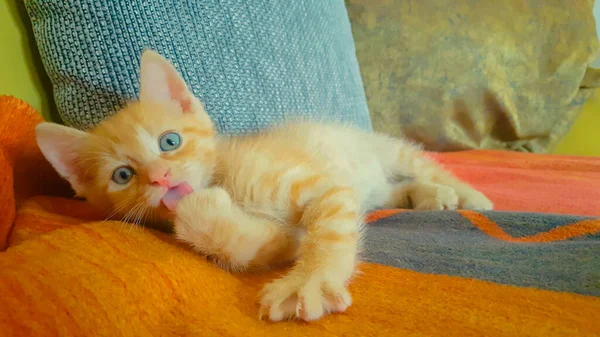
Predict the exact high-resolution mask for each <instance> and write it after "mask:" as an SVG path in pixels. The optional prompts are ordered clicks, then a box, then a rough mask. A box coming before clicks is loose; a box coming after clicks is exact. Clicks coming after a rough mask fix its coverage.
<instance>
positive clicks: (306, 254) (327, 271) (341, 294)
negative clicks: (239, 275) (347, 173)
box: [261, 183, 362, 321]
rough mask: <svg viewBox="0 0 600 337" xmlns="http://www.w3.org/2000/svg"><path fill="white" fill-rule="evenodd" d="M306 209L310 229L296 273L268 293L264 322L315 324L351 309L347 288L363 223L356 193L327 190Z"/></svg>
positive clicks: (314, 194) (316, 191) (314, 193)
mask: <svg viewBox="0 0 600 337" xmlns="http://www.w3.org/2000/svg"><path fill="white" fill-rule="evenodd" d="M303 193H304V195H307V194H310V199H309V200H308V202H307V203H306V204H305V205H304V206H303V207H302V210H303V212H302V222H301V224H302V225H303V226H304V227H305V229H306V235H305V236H304V237H303V238H302V240H301V242H300V247H299V258H298V260H297V262H296V264H295V266H294V267H293V268H292V270H291V271H290V272H289V273H288V274H287V275H286V276H285V277H283V278H281V279H278V280H275V281H274V282H272V283H270V284H268V285H266V286H265V287H264V289H263V293H262V294H263V296H262V299H261V317H262V316H264V315H266V316H268V318H269V319H270V320H272V321H280V320H282V319H286V318H299V319H302V320H305V321H311V320H315V319H318V318H320V317H321V316H323V315H324V314H326V313H327V312H339V311H344V310H346V308H348V306H350V304H351V301H352V299H351V297H350V293H349V292H348V290H347V289H346V283H347V282H348V281H349V279H350V277H351V276H352V274H353V273H354V270H355V267H356V264H357V250H358V244H359V241H360V228H361V225H362V217H361V214H360V213H359V209H360V208H359V204H358V200H357V197H356V194H355V191H354V190H353V189H351V188H348V187H340V186H336V185H333V184H327V183H325V184H321V185H320V186H319V187H316V188H313V189H311V190H310V191H304V192H303Z"/></svg>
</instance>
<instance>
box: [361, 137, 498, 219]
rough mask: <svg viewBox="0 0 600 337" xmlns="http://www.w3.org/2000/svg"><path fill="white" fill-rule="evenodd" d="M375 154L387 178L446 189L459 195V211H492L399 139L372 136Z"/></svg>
mask: <svg viewBox="0 0 600 337" xmlns="http://www.w3.org/2000/svg"><path fill="white" fill-rule="evenodd" d="M373 143H374V144H375V149H374V152H375V153H376V154H377V156H378V158H379V160H380V162H381V164H382V166H383V168H384V170H385V171H386V172H387V174H389V175H390V176H409V177H413V178H414V179H415V181H416V182H419V183H422V184H426V183H434V184H439V185H445V186H449V187H451V188H452V189H454V191H455V192H456V194H457V195H458V208H461V209H485V210H488V209H492V208H493V204H492V202H491V201H490V200H489V199H488V198H487V197H486V196H485V195H483V194H482V193H481V192H479V191H477V190H475V189H474V188H473V187H471V186H469V185H468V184H467V183H465V182H463V181H461V180H460V179H458V178H456V177H455V176H454V175H452V174H451V173H450V172H449V171H447V170H445V169H444V168H443V167H442V166H441V165H440V164H438V163H437V162H435V161H434V160H432V159H429V158H427V156H426V155H425V154H424V153H423V152H422V151H420V150H419V149H418V148H417V147H415V146H414V145H412V144H410V143H408V142H405V141H403V140H400V139H394V138H390V137H385V136H382V135H374V139H373Z"/></svg>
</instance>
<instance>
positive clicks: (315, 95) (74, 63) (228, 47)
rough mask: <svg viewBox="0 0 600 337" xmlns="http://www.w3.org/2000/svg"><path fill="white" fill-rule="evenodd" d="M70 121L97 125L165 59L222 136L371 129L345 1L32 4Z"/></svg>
mask: <svg viewBox="0 0 600 337" xmlns="http://www.w3.org/2000/svg"><path fill="white" fill-rule="evenodd" d="M25 4H26V7H27V10H28V12H29V15H30V17H31V21H32V23H33V28H34V33H35V37H36V40H37V44H38V47H39V49H40V54H41V55H42V58H43V62H44V66H45V68H46V70H47V72H48V74H49V76H50V78H51V80H52V83H53V86H54V96H55V100H56V103H57V105H58V110H59V114H60V116H61V117H62V119H63V121H64V122H65V123H66V124H68V125H71V126H74V127H77V128H82V129H83V128H88V127H90V126H93V125H96V124H97V123H99V122H100V121H102V120H103V119H104V118H106V117H107V116H109V115H111V114H113V113H114V112H115V111H116V110H117V109H118V108H119V107H121V106H122V105H123V104H124V102H126V101H127V100H131V99H134V98H135V97H136V95H137V92H138V85H139V84H138V78H139V62H140V56H141V52H142V50H143V49H144V48H151V49H154V50H156V51H157V52H159V53H160V54H162V55H163V56H165V57H166V58H168V59H169V60H170V61H171V62H172V63H173V64H174V65H175V67H176V68H177V69H178V70H179V71H180V72H181V73H182V75H183V77H184V79H185V80H186V82H187V83H188V85H189V86H190V88H191V90H192V91H193V92H194V94H195V95H196V96H198V97H199V98H200V99H201V100H202V101H203V103H204V104H205V106H206V109H207V111H208V113H209V114H210V115H211V117H212V118H213V120H214V122H215V124H216V126H217V129H218V130H219V131H220V132H223V133H237V132H244V131H250V130H256V129H258V128H262V127H264V126H267V125H269V124H271V123H273V122H277V121H280V120H282V119H284V118H286V117H287V116H303V117H312V118H319V119H322V118H330V119H334V120H339V121H343V122H350V123H353V124H355V125H358V126H360V127H363V128H365V129H370V128H371V122H370V119H369V113H368V110H367V104H366V99H365V94H364V90H363V86H362V81H361V78H360V73H359V69H358V62H357V60H356V56H355V49H354V41H353V39H352V33H351V30H350V25H349V22H348V16H347V13H346V9H345V7H344V2H343V0H327V1H323V0H294V1H263V0H187V1H186V0H109V1H96V0H71V1H63V0H28V1H25Z"/></svg>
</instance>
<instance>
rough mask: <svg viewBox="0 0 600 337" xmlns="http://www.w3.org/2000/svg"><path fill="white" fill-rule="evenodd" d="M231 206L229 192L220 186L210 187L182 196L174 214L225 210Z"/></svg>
mask: <svg viewBox="0 0 600 337" xmlns="http://www.w3.org/2000/svg"><path fill="white" fill-rule="evenodd" d="M230 208H231V197H230V196H229V193H227V191H225V190H224V189H222V188H220V187H211V188H206V189H202V190H198V191H194V193H192V194H190V195H188V196H185V197H183V199H181V201H180V202H179V204H178V205H177V208H176V209H175V213H176V214H180V213H188V212H191V211H195V212H196V213H199V214H205V212H206V211H211V213H212V212H215V211H216V210H226V209H230Z"/></svg>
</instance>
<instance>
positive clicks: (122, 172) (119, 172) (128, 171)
mask: <svg viewBox="0 0 600 337" xmlns="http://www.w3.org/2000/svg"><path fill="white" fill-rule="evenodd" d="M134 173H135V172H134V171H133V169H132V168H131V167H129V166H121V167H119V168H118V169H116V170H115V171H114V172H113V175H112V180H113V181H114V182H115V183H117V184H119V185H125V184H127V183H128V182H129V181H130V180H131V178H133V174H134Z"/></svg>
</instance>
